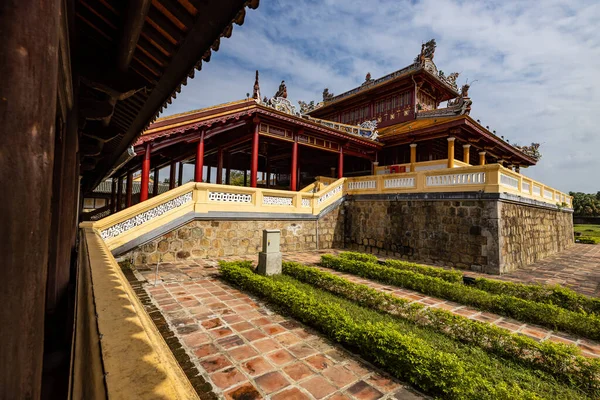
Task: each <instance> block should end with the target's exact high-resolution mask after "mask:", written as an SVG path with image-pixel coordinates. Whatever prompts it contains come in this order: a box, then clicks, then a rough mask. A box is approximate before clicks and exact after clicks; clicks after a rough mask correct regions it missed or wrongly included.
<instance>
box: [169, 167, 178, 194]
mask: <svg viewBox="0 0 600 400" xmlns="http://www.w3.org/2000/svg"><path fill="white" fill-rule="evenodd" d="M169 169H170V171H169V190H171V189H173V188H175V173H176V172H177V171H176V169H177V163H176V162H175V161H171V166H170V168H169Z"/></svg>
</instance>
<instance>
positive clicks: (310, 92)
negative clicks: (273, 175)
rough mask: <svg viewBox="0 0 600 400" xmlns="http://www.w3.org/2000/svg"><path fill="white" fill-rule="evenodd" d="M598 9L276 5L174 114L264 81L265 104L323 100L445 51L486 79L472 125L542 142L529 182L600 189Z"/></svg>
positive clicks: (512, 0)
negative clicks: (285, 98) (427, 44)
mask: <svg viewBox="0 0 600 400" xmlns="http://www.w3.org/2000/svg"><path fill="white" fill-rule="evenodd" d="M599 19H600V3H598V2H597V1H593V0H591V1H578V2H571V1H559V0H544V1H542V2H529V1H528V2H523V1H516V0H506V1H481V2H468V1H458V0H423V1H418V2H411V1H396V0H390V1H385V0H380V1H368V2H367V1H357V0H326V1H316V0H301V1H295V2H289V1H283V0H279V1H277V0H273V1H270V2H266V1H264V2H262V3H261V5H260V7H259V8H258V9H257V10H256V11H250V12H248V14H247V18H246V22H245V24H244V25H243V26H242V27H237V26H236V27H235V29H234V32H233V36H232V37H231V38H230V39H227V40H224V41H223V42H222V46H221V50H220V51H219V52H218V53H215V54H214V55H213V58H212V61H211V62H210V63H207V64H205V65H204V68H203V70H202V71H201V72H200V73H198V74H197V75H196V79H194V80H193V81H191V82H190V84H189V85H188V87H186V88H184V90H183V92H182V94H181V95H180V96H179V97H178V98H177V100H176V101H175V102H174V103H173V105H172V106H171V107H170V108H169V109H168V110H167V112H166V113H165V114H167V115H168V114H170V113H175V112H181V111H187V110H189V109H193V108H200V107H205V106H209V105H213V104H217V103H222V102H227V101H232V100H237V99H241V98H244V97H245V96H246V93H248V92H251V91H252V85H253V83H254V70H255V69H259V70H260V72H261V91H262V94H263V96H264V95H268V96H271V95H272V94H274V93H275V90H276V89H277V86H278V84H279V82H280V81H281V80H282V79H285V80H286V84H287V87H288V93H289V95H290V97H291V99H292V100H293V101H296V100H299V99H302V100H319V99H320V97H321V92H322V91H323V89H324V88H325V87H328V88H329V89H330V91H332V92H334V93H340V92H344V91H346V90H349V89H351V88H353V87H355V86H356V85H357V84H360V83H361V82H362V81H363V80H364V76H365V74H366V73H367V72H371V73H372V75H373V77H378V76H382V75H384V74H387V73H389V72H392V71H394V70H396V69H399V68H402V67H404V66H406V65H408V64H409V63H410V62H412V59H413V58H414V56H415V55H416V54H417V53H418V52H419V50H420V44H421V42H422V41H425V40H428V39H430V38H432V37H434V38H436V40H437V42H438V49H437V51H436V57H435V61H436V63H437V65H438V67H439V68H440V69H443V70H444V71H446V72H447V73H448V72H451V71H460V72H461V77H460V79H461V83H462V82H464V80H465V79H467V78H468V79H469V81H474V80H477V82H476V83H475V84H474V85H473V86H472V89H471V91H470V94H471V97H472V99H473V100H474V104H473V111H472V116H473V117H474V118H476V119H477V118H479V119H481V121H482V123H483V124H484V125H489V126H490V127H491V128H492V129H495V130H496V131H497V132H498V134H501V135H504V136H506V137H507V138H509V139H510V140H511V142H518V143H522V144H526V143H530V142H532V141H536V142H540V143H542V147H541V150H542V153H543V158H542V160H541V161H540V163H539V164H538V165H537V166H536V167H533V168H530V169H528V170H527V171H526V172H525V173H526V174H527V175H529V176H531V177H533V178H535V179H538V180H540V181H542V182H543V183H546V184H548V185H550V186H553V187H556V188H558V189H561V190H565V191H568V190H577V191H588V192H595V191H597V190H600V180H598V179H594V178H592V176H593V172H594V171H596V170H600V157H598V156H597V155H598V152H599V151H600V136H599V135H598V134H597V133H596V131H597V129H598V126H600V113H599V112H598V111H597V110H598V109H599V108H600V79H599V78H598V67H600V34H599V33H598V29H597V21H598V20H599Z"/></svg>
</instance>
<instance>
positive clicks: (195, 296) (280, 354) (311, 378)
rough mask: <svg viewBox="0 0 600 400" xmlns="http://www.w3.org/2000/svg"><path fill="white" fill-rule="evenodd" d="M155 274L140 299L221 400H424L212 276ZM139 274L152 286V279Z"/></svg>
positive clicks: (169, 270) (194, 268)
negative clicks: (154, 307) (146, 299)
mask: <svg viewBox="0 0 600 400" xmlns="http://www.w3.org/2000/svg"><path fill="white" fill-rule="evenodd" d="M160 272H161V278H162V279H163V283H162V284H159V285H157V286H153V285H148V286H146V291H147V292H148V294H149V295H150V297H152V298H153V299H154V300H155V303H156V304H158V308H159V309H160V310H161V312H162V313H163V315H164V316H165V319H166V320H167V322H169V323H170V324H171V325H172V326H173V331H174V332H176V336H178V337H179V339H180V342H181V343H182V345H183V347H184V348H185V349H186V351H187V352H188V353H189V354H190V355H191V358H192V361H193V362H194V363H195V364H196V365H197V366H198V369H199V370H200V371H201V373H202V375H203V376H204V377H205V378H206V379H207V381H209V382H211V384H212V385H213V390H214V391H215V393H217V394H218V395H219V396H220V397H223V398H226V399H236V400H240V399H247V400H252V399H273V400H283V399H285V400H294V399H326V400H336V399H337V400H340V399H350V400H358V399H375V398H385V399H409V398H414V399H421V398H424V396H423V395H421V394H415V392H413V391H412V390H411V389H408V388H407V387H406V386H405V385H403V384H402V383H401V382H399V381H398V380H396V379H394V378H392V377H390V376H388V375H386V374H385V373H384V372H382V371H380V370H378V369H377V368H375V367H373V366H371V365H370V364H368V363H366V362H364V361H363V360H361V359H360V358H357V357H356V356H354V355H352V354H350V353H348V352H346V351H345V350H344V349H342V348H341V347H339V346H337V345H335V344H333V343H331V342H330V341H329V340H327V339H326V338H323V337H321V336H320V335H319V334H318V333H317V332H315V331H313V330H311V329H310V328H307V327H305V326H304V325H302V324H300V323H298V322H297V321H294V320H291V319H289V318H286V317H284V316H282V315H280V314H278V313H274V312H272V311H271V310H270V309H269V308H267V307H266V306H264V305H263V304H261V303H259V302H257V300H256V299H254V298H253V297H251V296H249V295H247V294H245V293H242V292H240V291H239V290H237V289H235V288H233V287H231V286H229V285H228V284H227V283H224V282H222V281H220V280H218V279H216V277H215V272H216V269H214V268H203V267H201V266H199V265H197V264H195V263H193V262H191V263H186V264H178V265H175V264H173V265H172V266H171V267H166V268H165V267H164V266H161V267H160ZM142 274H144V275H146V277H147V280H148V281H149V282H154V275H153V273H148V272H145V271H142ZM157 299H158V300H157ZM159 300H160V301H159ZM184 303H185V304H187V306H186V305H185V304H184ZM350 390H352V391H353V392H351V391H350ZM409 395H410V396H416V397H407V396H409Z"/></svg>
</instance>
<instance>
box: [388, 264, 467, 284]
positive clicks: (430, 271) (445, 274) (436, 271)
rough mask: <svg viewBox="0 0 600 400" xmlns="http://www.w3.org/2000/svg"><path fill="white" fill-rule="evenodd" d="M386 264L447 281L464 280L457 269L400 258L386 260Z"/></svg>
mask: <svg viewBox="0 0 600 400" xmlns="http://www.w3.org/2000/svg"><path fill="white" fill-rule="evenodd" d="M385 265H386V266H388V267H392V268H396V269H403V270H406V271H412V272H416V273H418V274H422V275H427V276H433V277H435V278H440V279H443V280H445V281H446V282H452V283H458V282H462V280H463V274H462V272H460V271H456V270H447V269H443V268H436V267H429V266H427V265H420V264H415V263H409V262H406V261H399V260H386V261H385Z"/></svg>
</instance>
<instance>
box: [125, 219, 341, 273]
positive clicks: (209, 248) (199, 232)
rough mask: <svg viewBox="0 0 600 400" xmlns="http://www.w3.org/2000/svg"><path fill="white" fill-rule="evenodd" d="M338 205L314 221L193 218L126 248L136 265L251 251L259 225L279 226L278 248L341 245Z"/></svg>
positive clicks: (258, 243) (256, 244)
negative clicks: (279, 238)
mask: <svg viewBox="0 0 600 400" xmlns="http://www.w3.org/2000/svg"><path fill="white" fill-rule="evenodd" d="M340 216H341V211H340V207H337V208H335V209H333V210H332V211H330V212H329V213H327V214H326V215H324V216H323V217H321V218H320V219H319V220H318V221H317V220H314V219H306V220H254V221H253V220H238V221H236V220H218V219H216V220H194V221H190V222H188V223H186V224H185V225H183V226H181V227H179V228H177V229H175V230H173V231H171V232H168V233H166V234H164V235H161V236H158V237H157V238H155V239H153V240H151V241H149V242H147V243H145V244H142V245H140V246H137V247H136V248H134V249H133V250H131V251H129V252H127V253H126V254H125V257H128V258H131V260H132V262H133V263H134V264H135V265H136V266H139V265H144V264H156V263H158V262H170V261H177V260H186V259H188V258H218V257H226V256H243V255H255V254H257V253H258V252H259V251H260V250H261V246H262V231H263V229H280V230H281V251H308V250H315V249H317V224H318V246H319V249H330V248H332V247H342V246H343V237H344V229H343V222H344V221H343V218H340Z"/></svg>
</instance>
